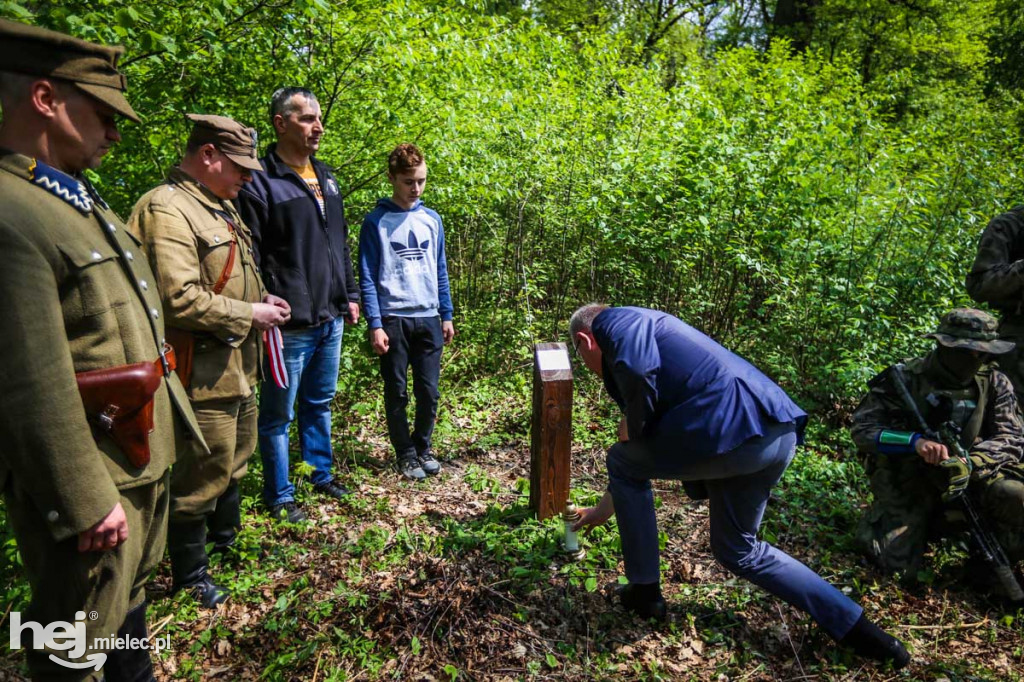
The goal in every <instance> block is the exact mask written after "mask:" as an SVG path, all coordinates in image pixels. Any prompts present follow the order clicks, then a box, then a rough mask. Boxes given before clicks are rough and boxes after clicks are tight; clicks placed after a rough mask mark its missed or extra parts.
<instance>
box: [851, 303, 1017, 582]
mask: <svg viewBox="0 0 1024 682" xmlns="http://www.w3.org/2000/svg"><path fill="white" fill-rule="evenodd" d="M997 326H998V323H997V322H996V319H995V318H994V317H992V316H991V315H989V314H988V313H985V312H982V311H980V310H973V309H970V308H958V309H956V310H953V311H952V312H950V313H948V314H947V315H946V316H945V317H943V319H942V322H941V324H940V325H939V328H938V330H937V331H936V332H935V333H933V334H928V336H929V337H931V338H933V339H935V340H936V341H937V342H938V343H937V344H936V347H935V349H934V350H932V352H931V353H929V354H928V355H927V356H925V357H923V358H917V359H913V360H909V361H907V362H906V363H905V366H904V376H905V378H906V382H907V384H908V385H907V388H908V389H909V391H910V394H911V396H912V397H913V398H914V400H915V401H916V402H917V404H918V407H919V409H920V411H921V414H922V415H923V416H924V418H925V419H926V420H927V421H928V422H929V425H931V426H938V425H939V423H940V422H942V423H944V422H948V421H950V420H951V421H953V422H955V423H956V424H957V425H958V426H959V427H960V428H961V432H960V443H961V445H962V446H963V448H964V450H965V451H966V452H968V453H969V454H970V458H971V461H972V463H973V467H974V468H973V471H972V473H971V479H970V483H969V486H968V491H969V493H970V494H971V495H972V496H973V498H974V500H975V501H976V504H977V506H978V509H979V512H980V513H981V514H982V516H983V517H984V519H985V522H986V524H988V525H989V528H990V530H991V531H992V532H993V534H994V535H995V537H996V539H997V540H998V541H999V542H1000V544H1002V546H1003V549H1004V551H1005V552H1006V553H1007V555H1008V556H1009V557H1010V560H1011V561H1019V560H1021V559H1022V558H1024V464H1022V463H1021V455H1022V448H1024V440H1022V439H1024V421H1022V418H1021V414H1020V411H1019V410H1018V407H1017V400H1016V397H1015V395H1014V391H1013V387H1012V385H1011V384H1010V380H1009V379H1008V378H1007V377H1006V375H1005V374H1003V373H1002V372H1000V371H999V370H998V369H996V367H995V364H994V362H992V360H993V359H994V356H997V355H1003V354H1005V353H1007V352H1009V351H1011V350H1012V349H1013V347H1014V344H1013V343H1011V342H1008V341H1005V340H1000V339H999V336H998V332H997ZM887 371H888V370H887ZM871 385H872V388H871V391H870V392H869V393H868V394H867V396H865V397H864V399H863V400H862V401H861V404H860V406H859V407H858V408H857V411H856V412H855V413H854V415H853V428H852V435H853V440H854V442H855V443H856V444H857V447H858V448H859V449H860V451H861V452H862V453H864V455H865V468H866V469H867V471H868V473H869V475H870V476H871V491H872V493H874V498H875V499H874V502H873V503H872V505H871V508H870V509H869V510H868V512H867V514H866V515H865V517H864V518H863V519H862V521H861V524H860V527H859V528H858V532H857V538H858V542H859V543H860V544H861V545H862V547H863V548H864V550H865V551H866V553H867V554H868V556H869V557H871V558H872V559H873V560H874V561H876V562H877V563H878V564H879V565H880V566H881V567H882V568H883V569H885V570H888V571H904V572H906V574H907V575H908V576H910V577H913V576H915V575H916V572H917V569H918V568H919V566H920V563H921V559H922V556H923V554H924V551H925V548H926V545H927V543H928V540H929V539H932V538H935V537H939V536H941V535H943V534H944V532H947V531H948V530H949V529H951V528H953V527H955V526H951V525H950V524H949V523H948V521H947V514H946V512H947V511H952V506H950V507H949V508H947V506H946V505H945V504H944V503H943V502H942V500H941V495H942V493H943V491H944V490H946V488H947V487H948V485H949V476H948V474H947V473H946V470H945V469H942V468H940V467H939V466H938V464H939V462H941V461H942V460H945V459H947V458H948V457H949V456H951V453H949V452H948V451H947V449H946V447H945V446H944V445H942V444H940V443H936V442H934V441H931V440H929V439H927V438H925V437H923V436H922V435H921V434H920V433H917V425H916V424H915V419H914V417H913V415H912V414H910V412H909V411H908V410H907V409H906V407H905V405H904V403H903V401H902V400H901V399H900V396H899V394H898V393H897V390H896V388H895V386H894V384H893V379H892V378H890V377H888V376H885V373H883V374H882V375H879V377H878V380H873V381H872V382H871Z"/></svg>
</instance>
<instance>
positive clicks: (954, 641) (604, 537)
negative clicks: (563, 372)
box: [0, 392, 1024, 682]
mask: <svg viewBox="0 0 1024 682" xmlns="http://www.w3.org/2000/svg"><path fill="white" fill-rule="evenodd" d="M483 402H484V403H486V405H483V404H477V405H476V407H475V408H473V407H470V406H469V405H466V406H465V407H464V408H462V409H460V408H452V407H451V406H449V408H448V409H449V413H448V414H447V415H446V420H447V422H446V424H445V426H444V427H441V426H439V441H440V443H441V445H442V446H443V450H442V451H440V452H439V455H440V456H441V457H443V458H444V462H443V463H444V470H443V472H442V473H441V475H440V476H438V477H435V478H431V479H428V480H426V481H424V482H421V483H413V482H410V481H406V480H404V479H403V478H402V477H401V476H400V475H399V474H397V473H396V472H395V471H394V469H393V468H392V467H391V466H390V456H389V455H388V450H387V447H386V441H385V439H384V438H383V437H382V435H381V431H380V429H379V425H377V424H376V421H375V420H374V419H372V418H371V417H366V418H360V417H356V418H354V419H353V420H352V421H351V422H349V423H347V425H346V426H345V427H344V428H342V429H339V431H342V433H341V434H340V435H339V437H338V460H339V461H338V470H339V473H340V478H341V480H342V482H343V483H345V484H346V485H348V486H349V487H350V488H351V489H352V490H353V494H352V495H351V496H350V497H349V498H348V499H346V500H344V501H342V502H335V501H326V500H323V499H322V498H313V497H312V496H311V494H310V492H309V490H308V489H307V486H305V485H300V486H299V499H300V502H302V503H303V506H304V510H305V511H306V513H307V515H308V516H309V517H310V520H309V521H308V522H304V523H301V524H296V525H292V524H282V523H278V522H274V521H271V520H270V519H269V518H268V517H267V516H266V514H265V513H264V512H263V509H262V506H261V504H260V502H259V487H260V482H261V478H262V477H261V474H260V472H259V463H258V460H259V457H258V455H257V456H256V457H254V458H253V466H252V469H253V470H252V471H251V472H250V474H249V475H248V476H247V478H246V480H245V481H244V483H243V507H244V509H243V514H244V529H243V531H242V533H241V534H240V536H239V538H238V542H237V544H236V547H235V549H234V550H233V553H232V554H231V555H230V556H228V557H225V558H223V559H220V558H218V559H215V560H214V562H213V564H212V567H211V572H212V573H213V575H214V576H215V577H216V578H218V579H219V580H220V581H221V582H223V583H224V584H225V585H227V586H228V587H229V588H230V590H231V598H230V599H229V601H228V602H227V603H226V604H224V605H221V606H220V607H218V608H217V609H215V610H207V609H199V608H197V607H196V606H195V604H194V603H193V602H192V601H191V600H190V599H189V598H188V597H186V596H184V595H181V594H179V595H174V596H169V595H168V594H167V591H168V589H169V587H170V576H169V571H168V567H167V566H166V565H164V566H162V567H161V570H160V571H159V572H158V573H157V574H156V575H155V576H154V579H153V580H152V582H151V584H150V585H149V586H148V587H149V590H148V591H149V596H150V607H149V624H150V629H151V632H152V634H154V635H157V636H165V635H166V636H168V637H169V639H170V645H171V647H170V651H169V652H166V653H164V654H163V655H162V656H161V658H159V659H158V660H157V663H156V671H157V677H158V679H160V680H177V679H188V680H225V681H227V680H231V681H234V680H260V679H266V680H301V681H303V682H309V681H312V682H322V681H324V680H376V679H399V680H451V681H456V680H521V679H536V680H546V679H550V680H602V679H608V680H893V679H899V680H914V679H916V680H948V681H949V682H956V681H958V680H1000V681H1002V680H1022V679H1024V611H1022V612H1017V613H1008V612H1006V611H1005V610H1004V609H1001V608H1000V607H999V605H998V603H997V602H996V601H995V600H994V599H990V598H987V597H984V596H979V595H978V594H977V593H975V592H972V591H969V590H967V589H965V588H963V587H962V585H963V583H964V582H965V580H964V578H965V576H964V575H963V573H964V571H963V567H962V561H960V559H962V555H959V554H958V553H957V552H956V551H955V550H953V549H951V548H950V547H948V546H940V547H938V548H937V550H936V551H935V553H934V554H933V555H932V556H931V557H930V558H929V568H928V569H927V570H926V571H925V572H924V573H923V574H922V576H921V577H922V578H923V579H924V581H925V582H924V584H921V585H919V586H917V587H914V588H907V587H904V586H902V585H901V584H900V583H899V582H897V581H896V580H894V579H891V578H887V577H885V576H883V575H882V574H880V573H878V572H877V571H875V570H874V569H872V568H871V567H870V566H869V565H867V564H866V563H865V562H864V561H863V559H862V558H860V556H859V555H858V554H857V553H856V552H855V551H854V549H853V546H852V543H851V540H850V535H851V530H852V527H853V524H854V523H855V521H856V518H857V515H858V514H859V511H860V509H861V507H862V502H861V500H862V499H863V494H862V493H863V483H862V479H863V475H862V472H861V471H860V467H859V465H858V464H857V463H856V462H854V461H852V458H850V457H837V456H835V454H834V453H832V452H830V451H829V450H827V449H825V448H821V447H809V448H802V449H801V450H800V451H799V454H798V456H797V458H796V459H795V461H794V463H793V465H792V466H791V467H790V469H789V471H787V473H786V476H785V478H784V479H783V481H782V483H781V484H780V485H779V487H778V488H777V489H776V491H775V494H773V497H772V500H771V502H770V504H769V507H768V511H767V513H766V517H765V522H764V526H763V529H762V531H763V532H762V535H763V536H764V537H765V538H766V539H768V540H770V541H771V542H773V543H776V544H778V545H779V546H780V547H782V548H784V549H786V550H787V551H788V552H790V553H791V554H793V555H794V556H796V557H797V558H799V559H801V560H802V561H804V562H805V563H807V564H808V565H810V566H811V567H813V568H814V569H815V570H817V571H818V572H819V573H821V574H822V575H823V576H825V577H826V578H827V579H828V580H830V581H832V582H833V583H834V584H835V585H837V586H838V587H839V588H840V589H843V590H844V591H845V592H847V593H849V594H850V595H851V596H852V597H853V598H854V599H857V600H858V601H859V602H860V603H861V604H863V606H864V608H865V609H866V610H867V612H868V613H869V615H870V617H871V618H873V619H875V620H876V621H878V622H879V623H880V624H881V625H882V626H883V627H885V628H886V629H887V630H889V631H890V632H892V633H893V634H895V635H897V636H898V637H900V638H901V639H902V640H904V641H905V642H906V643H907V645H908V646H909V648H910V649H911V651H912V653H913V663H912V664H911V665H910V666H909V667H908V668H907V669H905V670H904V671H901V672H898V673H897V672H893V671H891V670H889V669H887V668H884V667H879V666H876V665H875V664H874V663H871V662H867V661H864V660H860V659H857V658H855V657H853V656H852V655H851V654H850V653H849V652H846V651H842V650H840V649H838V648H837V647H836V646H835V645H834V644H833V642H832V641H831V640H830V639H829V638H828V637H827V636H826V635H824V634H823V633H822V632H821V631H820V630H818V629H817V628H816V627H815V625H814V623H813V622H811V621H809V619H808V618H807V617H806V616H804V615H803V614H802V613H800V612H798V611H796V610H794V609H792V608H791V607H789V606H787V605H786V604H785V603H783V602H781V601H780V600H778V599H776V598H774V597H772V596H770V595H768V594H766V593H765V592H763V591H761V590H760V589H758V588H755V587H753V586H752V585H750V584H749V583H746V582H744V581H741V580H737V579H735V578H733V577H732V576H730V575H729V574H727V573H726V572H725V571H724V570H723V569H721V568H720V567H719V566H718V565H717V564H716V563H715V561H714V559H713V558H712V556H711V554H710V550H709V546H708V537H707V535H708V509H707V506H706V504H705V503H703V502H694V501H690V500H689V499H688V498H687V497H686V495H685V493H684V492H683V490H682V488H681V487H680V486H679V485H678V484H676V483H674V482H659V483H657V484H656V486H655V490H656V496H657V499H658V501H659V502H658V521H659V524H660V529H661V531H662V542H663V545H664V546H663V552H662V563H663V566H662V576H663V588H664V591H665V596H666V598H667V599H668V601H669V608H670V621H669V622H668V623H667V624H661V625H658V624H654V623H650V622H645V621H642V620H640V619H639V618H636V617H633V616H631V615H628V614H626V613H624V612H623V611H622V610H621V608H619V607H618V606H617V605H616V604H615V603H613V602H612V601H611V600H609V599H608V598H607V597H606V591H607V588H608V587H610V586H611V585H613V584H615V583H616V581H617V580H618V579H619V576H621V575H622V567H621V561H620V552H619V549H618V534H617V531H616V530H615V525H614V523H611V524H609V526H608V527H606V528H602V529H597V530H596V531H594V532H593V533H591V534H590V535H589V536H587V537H586V538H585V539H584V540H583V545H584V547H585V548H586V550H587V554H586V557H585V558H584V559H583V560H582V561H571V560H567V559H566V557H565V553H564V552H563V551H562V548H561V533H562V527H561V523H560V521H558V520H556V519H549V520H547V521H544V522H540V521H538V520H536V518H535V517H533V515H532V514H531V513H530V512H529V507H528V497H529V493H528V481H529V459H530V458H529V438H528V420H527V422H526V424H523V423H522V420H523V418H524V417H525V408H523V407H522V405H521V403H522V401H521V400H520V398H517V397H516V396H515V395H502V394H501V393H500V392H495V393H491V394H488V395H486V396H484V398H483ZM513 403H516V406H515V407H511V405H512V404H513ZM502 405H505V406H506V407H505V408H503V407H502ZM350 407H352V406H346V408H350ZM356 407H357V408H358V406H356ZM485 407H486V409H484V408H485ZM506 408H507V409H506ZM359 411H360V410H359V409H356V410H355V412H356V413H358V412H359ZM502 415H504V416H502ZM594 419H595V421H594V422H590V423H585V424H582V425H577V433H579V432H580V429H583V432H584V433H588V432H598V431H600V432H601V433H602V434H603V432H604V431H605V430H607V428H606V427H607V426H608V425H609V424H614V422H613V421H609V420H610V419H611V417H610V416H609V417H608V418H606V419H603V420H602V419H601V418H600V417H596V418H594ZM503 420H504V421H503ZM509 420H511V421H512V422H516V423H515V424H513V423H511V422H510V421H509ZM482 434H492V435H493V434H502V435H500V436H499V437H492V436H484V435H482ZM577 440H578V439H577ZM599 440H600V438H594V439H589V440H588V442H587V443H586V444H585V445H584V446H582V447H581V446H577V449H576V450H575V451H574V452H573V482H572V497H573V500H574V501H575V502H577V503H578V504H580V505H588V504H592V503H593V502H595V501H596V500H597V497H598V494H599V491H601V490H602V489H603V488H604V485H605V474H604V466H603V451H602V448H601V447H599V446H598V445H596V443H597V442H598V441H599ZM6 587H7V593H8V596H9V600H10V596H11V594H12V590H14V592H16V593H18V594H20V595H21V597H22V598H24V595H25V592H24V590H21V591H20V592H18V590H17V589H15V588H14V587H12V585H11V584H8V585H7V586H6ZM15 587H16V586H15ZM22 660H23V658H22V656H21V654H20V652H10V651H7V652H6V654H4V656H3V658H2V659H0V679H3V678H9V679H18V676H17V672H15V671H16V670H17V669H18V666H19V665H20V663H21V661H22ZM5 671H6V672H5Z"/></svg>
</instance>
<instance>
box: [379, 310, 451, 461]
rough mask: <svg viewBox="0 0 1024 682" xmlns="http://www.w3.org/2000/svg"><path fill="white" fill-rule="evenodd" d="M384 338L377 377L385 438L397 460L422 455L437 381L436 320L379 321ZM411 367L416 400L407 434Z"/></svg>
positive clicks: (438, 344)
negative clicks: (381, 387) (384, 349)
mask: <svg viewBox="0 0 1024 682" xmlns="http://www.w3.org/2000/svg"><path fill="white" fill-rule="evenodd" d="M381 326H382V327H383V328H384V333H385V334H387V335H388V352H387V353H385V354H384V355H382V356H381V357H380V375H381V378H382V379H384V414H385V416H386V417H387V422H388V436H389V437H390V438H391V445H392V447H394V448H395V454H396V455H397V456H398V457H399V458H403V457H411V456H415V455H419V454H422V453H423V452H425V451H427V450H429V449H430V438H431V436H432V435H433V433H434V420H435V419H436V417H437V401H438V399H439V397H440V394H439V393H438V390H437V384H438V381H439V380H440V378H441V349H442V348H444V337H443V336H442V334H441V318H440V317H436V316H435V317H397V316H389V317H385V318H384V319H383V320H381ZM409 365H412V392H413V396H414V397H415V398H416V419H415V422H414V425H413V432H412V433H411V434H410V433H409V418H408V416H407V415H406V413H405V410H406V407H407V406H408V405H409V392H408V390H407V388H406V387H407V385H408V373H409Z"/></svg>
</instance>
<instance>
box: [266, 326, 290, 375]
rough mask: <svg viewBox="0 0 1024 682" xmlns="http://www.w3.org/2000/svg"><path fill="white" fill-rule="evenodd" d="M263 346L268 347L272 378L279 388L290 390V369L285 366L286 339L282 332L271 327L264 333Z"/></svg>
mask: <svg viewBox="0 0 1024 682" xmlns="http://www.w3.org/2000/svg"><path fill="white" fill-rule="evenodd" d="M263 345H265V346H266V347H267V361H268V362H267V365H268V366H269V367H270V376H271V377H273V379H274V383H275V384H277V387H278V388H288V368H287V367H285V364H284V337H282V336H281V330H280V329H278V328H277V327H271V328H270V329H265V330H264V331H263Z"/></svg>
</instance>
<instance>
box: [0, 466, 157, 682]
mask: <svg viewBox="0 0 1024 682" xmlns="http://www.w3.org/2000/svg"><path fill="white" fill-rule="evenodd" d="M167 481H168V476H167V475H166V474H165V475H164V477H163V478H162V479H160V480H159V481H157V482H156V483H151V484H148V485H142V486H139V487H137V488H130V489H128V490H121V491H120V494H121V499H120V502H121V506H122V507H123V508H124V513H125V517H126V519H127V522H128V539H127V540H125V541H124V542H123V543H121V544H120V545H118V546H117V547H115V548H114V549H112V550H108V551H103V552H79V551H78V537H77V536H74V537H71V538H68V539H67V540H64V541H62V542H54V540H53V537H52V536H51V535H50V528H49V525H48V524H47V522H46V519H45V518H43V516H42V515H41V514H40V513H39V511H38V510H37V509H36V507H35V505H33V504H32V502H31V500H30V499H28V497H27V496H26V495H25V494H24V492H23V491H21V490H20V489H19V488H17V487H16V486H15V485H11V486H9V487H8V490H7V491H6V495H5V501H6V504H7V518H8V520H9V522H10V524H11V528H12V529H13V530H14V535H15V538H17V541H18V549H19V550H20V551H21V560H22V563H23V564H24V566H25V573H26V575H27V576H28V581H29V585H30V586H31V588H32V600H31V602H30V603H29V606H28V609H27V610H26V611H25V612H24V613H23V614H21V623H22V626H23V628H24V629H23V630H22V633H21V646H22V648H23V649H25V653H26V657H27V659H28V666H29V670H30V671H31V676H32V679H33V680H36V681H50V680H60V681H62V682H63V681H65V680H98V679H101V678H102V675H103V673H102V671H100V672H97V671H95V670H93V669H92V668H87V669H85V670H80V669H79V670H76V669H72V668H67V667H64V666H61V665H59V664H56V663H54V662H52V661H51V660H50V659H49V656H50V655H51V654H52V655H54V656H56V657H58V658H61V659H64V660H67V661H69V662H71V663H77V664H79V665H81V664H82V663H85V662H86V660H87V659H86V657H87V656H89V655H91V654H95V653H98V652H109V651H110V648H109V644H108V645H107V647H106V648H105V647H103V646H101V647H99V648H90V647H93V646H94V644H95V643H96V642H95V640H96V639H97V638H110V637H116V636H117V633H118V630H119V629H120V627H121V625H122V622H123V621H124V619H125V615H126V614H127V613H128V611H129V610H130V609H132V608H135V607H137V606H139V605H141V604H142V603H143V602H144V601H145V598H146V593H145V589H144V586H145V584H146V581H147V580H148V579H149V575H150V573H151V572H152V571H153V569H154V568H155V567H156V566H157V564H158V563H160V560H161V559H162V558H163V553H164V541H165V539H166V534H167V505H168V486H167ZM97 520H98V519H97ZM77 612H83V613H84V614H85V615H84V621H79V622H82V623H83V625H84V628H85V647H86V650H85V652H84V653H83V654H82V655H81V656H77V657H74V658H72V656H71V655H70V654H73V653H76V651H75V649H72V650H70V651H69V650H64V651H58V650H55V649H40V650H36V649H34V648H33V646H32V641H33V635H32V631H31V630H30V629H28V628H27V627H24V626H25V624H26V621H33V622H36V623H39V624H41V626H43V627H45V626H47V625H49V624H51V623H54V622H56V621H64V622H67V623H70V624H74V623H75V620H76V619H75V615H76V613H77ZM94 616H95V619H94Z"/></svg>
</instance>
